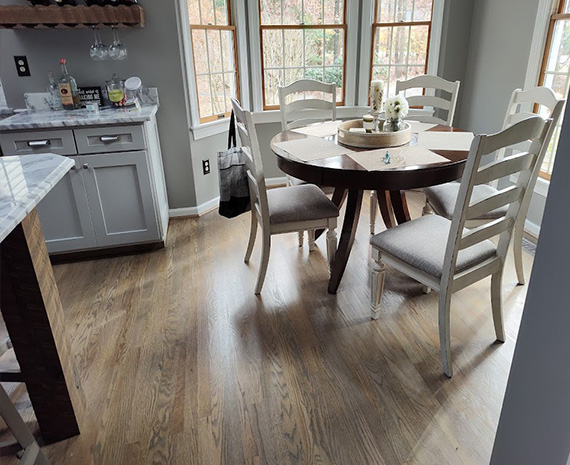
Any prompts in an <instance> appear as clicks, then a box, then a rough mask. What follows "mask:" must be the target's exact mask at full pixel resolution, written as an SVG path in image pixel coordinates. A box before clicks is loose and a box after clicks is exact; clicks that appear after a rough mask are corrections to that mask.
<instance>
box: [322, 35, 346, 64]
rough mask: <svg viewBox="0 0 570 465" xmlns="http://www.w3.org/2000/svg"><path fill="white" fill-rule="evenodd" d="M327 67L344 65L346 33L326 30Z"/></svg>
mask: <svg viewBox="0 0 570 465" xmlns="http://www.w3.org/2000/svg"><path fill="white" fill-rule="evenodd" d="M324 32H325V65H326V66H330V65H342V62H343V58H344V31H343V30H342V29H325V31H324Z"/></svg>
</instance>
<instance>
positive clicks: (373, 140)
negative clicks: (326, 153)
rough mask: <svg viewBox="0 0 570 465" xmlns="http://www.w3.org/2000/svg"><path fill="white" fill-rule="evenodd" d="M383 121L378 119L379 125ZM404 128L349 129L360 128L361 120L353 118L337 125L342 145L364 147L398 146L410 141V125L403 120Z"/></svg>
mask: <svg viewBox="0 0 570 465" xmlns="http://www.w3.org/2000/svg"><path fill="white" fill-rule="evenodd" d="M383 123H384V121H383V120H382V121H380V126H382V124H383ZM404 126H405V129H403V130H401V131H397V132H360V131H358V132H357V131H351V129H359V130H362V120H361V119H353V120H350V121H345V122H343V123H340V124H339V125H338V141H339V142H340V143H341V144H344V145H350V146H352V147H360V148H365V149H374V148H384V147H398V146H399V145H405V144H407V143H408V142H410V138H411V135H412V131H411V127H410V125H409V124H408V123H406V122H404Z"/></svg>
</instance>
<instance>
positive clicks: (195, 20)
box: [187, 0, 201, 24]
mask: <svg viewBox="0 0 570 465" xmlns="http://www.w3.org/2000/svg"><path fill="white" fill-rule="evenodd" d="M187 4H188V19H189V20H190V21H189V23H190V24H201V21H200V0H187Z"/></svg>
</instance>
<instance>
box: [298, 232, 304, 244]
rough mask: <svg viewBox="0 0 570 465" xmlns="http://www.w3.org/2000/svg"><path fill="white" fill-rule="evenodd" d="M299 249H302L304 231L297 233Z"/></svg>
mask: <svg viewBox="0 0 570 465" xmlns="http://www.w3.org/2000/svg"><path fill="white" fill-rule="evenodd" d="M298 234H299V247H303V236H304V235H305V231H299V233H298Z"/></svg>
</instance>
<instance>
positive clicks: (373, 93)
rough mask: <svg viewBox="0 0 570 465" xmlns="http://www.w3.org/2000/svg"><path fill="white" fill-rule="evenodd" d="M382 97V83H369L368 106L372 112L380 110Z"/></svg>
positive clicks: (376, 81) (377, 81)
mask: <svg viewBox="0 0 570 465" xmlns="http://www.w3.org/2000/svg"><path fill="white" fill-rule="evenodd" d="M383 95H384V83H383V82H382V81H380V80H374V81H371V82H370V106H371V107H372V111H373V112H379V111H380V110H381V109H382V97H383Z"/></svg>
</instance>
